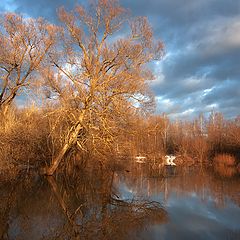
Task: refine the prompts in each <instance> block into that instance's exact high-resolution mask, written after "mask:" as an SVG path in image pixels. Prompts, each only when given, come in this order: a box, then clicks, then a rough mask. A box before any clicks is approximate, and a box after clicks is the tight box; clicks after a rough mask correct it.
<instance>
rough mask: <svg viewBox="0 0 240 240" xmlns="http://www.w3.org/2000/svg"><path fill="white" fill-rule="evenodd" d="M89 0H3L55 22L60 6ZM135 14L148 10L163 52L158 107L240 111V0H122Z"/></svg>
mask: <svg viewBox="0 0 240 240" xmlns="http://www.w3.org/2000/svg"><path fill="white" fill-rule="evenodd" d="M78 3H80V4H81V3H84V4H85V3H86V1H85V0H38V1H36V2H34V3H33V1H32V0H0V12H5V11H15V12H17V13H21V14H26V15H28V16H31V17H39V16H42V17H44V18H46V19H47V20H48V21H51V22H56V21H57V20H56V19H57V14H56V9H57V8H59V7H60V6H65V7H66V8H67V9H72V8H73V7H74V6H75V5H76V4H78ZM120 4H121V5H122V6H124V7H126V8H128V9H129V10H130V11H131V13H132V15H134V16H147V17H148V19H149V21H150V23H151V25H152V27H153V30H154V35H155V37H156V38H160V39H161V40H162V41H163V42H164V45H165V53H166V54H165V56H164V58H163V59H162V60H161V61H159V62H156V63H154V65H153V71H154V72H155V75H156V80H155V81H153V82H152V83H151V88H152V90H153V92H154V93H155V96H156V103H157V109H156V111H157V113H163V112H164V113H166V114H167V115H168V116H169V117H170V118H172V119H175V118H178V119H192V118H194V117H197V116H198V115H199V114H200V113H203V114H206V115H208V114H209V113H210V112H211V111H216V112H222V113H223V114H224V116H225V117H226V118H229V119H231V118H234V117H236V116H237V115H240V0H120Z"/></svg>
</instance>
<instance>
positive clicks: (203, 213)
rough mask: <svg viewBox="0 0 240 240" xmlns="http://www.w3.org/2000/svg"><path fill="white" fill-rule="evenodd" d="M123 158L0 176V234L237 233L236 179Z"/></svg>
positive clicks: (239, 194) (239, 184) (239, 185)
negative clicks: (105, 165)
mask: <svg viewBox="0 0 240 240" xmlns="http://www.w3.org/2000/svg"><path fill="white" fill-rule="evenodd" d="M210 172H211V171H210V170H209V169H208V168H207V167H202V168H201V167H199V166H197V167H185V168H179V167H176V168H164V169H162V170H159V169H157V168H154V167H153V166H148V165H145V164H137V163H134V164H126V166H125V167H121V168H120V167H119V168H117V167H115V168H112V170H111V171H104V172H102V171H101V170H98V169H94V170H92V171H89V172H87V173H86V172H81V171H80V170H79V172H77V173H76V172H75V173H72V174H69V175H61V176H60V175H58V176H57V177H55V178H53V177H51V178H44V177H39V176H38V175H37V174H35V175H34V174H33V176H32V177H31V178H21V179H17V180H16V181H11V182H7V181H2V182H0V196H1V203H0V211H1V212H0V214H1V217H0V239H14V240H15V239H24V240H28V239H150V240H151V239H154V240H155V239H184V240H185V239H216V240H217V239H240V180H239V177H238V178H237V177H236V178H233V179H224V178H221V177H219V176H217V175H214V174H212V173H210Z"/></svg>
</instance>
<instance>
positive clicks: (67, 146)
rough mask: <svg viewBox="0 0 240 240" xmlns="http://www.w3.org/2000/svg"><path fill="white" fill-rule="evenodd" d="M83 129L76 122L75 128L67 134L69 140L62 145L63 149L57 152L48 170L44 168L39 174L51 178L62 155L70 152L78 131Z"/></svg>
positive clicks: (75, 141) (76, 139)
mask: <svg viewBox="0 0 240 240" xmlns="http://www.w3.org/2000/svg"><path fill="white" fill-rule="evenodd" d="M82 129H83V126H82V124H81V123H80V122H78V123H77V124H76V126H75V128H74V129H73V130H72V133H70V134H69V139H68V141H67V142H66V143H65V144H64V146H63V148H62V149H61V151H60V152H59V154H58V155H57V157H55V158H54V159H53V160H52V163H51V165H50V166H49V167H48V168H45V169H44V170H43V171H42V172H41V173H42V174H44V175H48V176H51V175H53V174H54V172H55V171H56V169H57V168H58V166H59V164H60V162H61V160H62V159H63V157H64V155H65V154H66V152H67V151H68V150H70V149H71V148H72V147H73V146H74V145H75V144H76V143H77V141H78V135H79V133H80V131H81V130H82Z"/></svg>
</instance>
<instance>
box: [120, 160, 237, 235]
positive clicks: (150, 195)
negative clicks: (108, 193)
mask: <svg viewBox="0 0 240 240" xmlns="http://www.w3.org/2000/svg"><path fill="white" fill-rule="evenodd" d="M239 184H240V180H239V178H233V179H224V178H222V177H219V176H218V175H215V174H213V173H212V169H209V166H195V167H194V166H192V167H182V168H180V167H176V168H175V167H170V168H164V169H160V170H159V169H158V170H157V169H154V168H153V166H152V165H147V164H146V165H139V164H134V163H133V164H132V166H131V174H127V173H124V174H119V175H117V177H116V185H118V186H120V189H121V192H122V196H123V197H124V196H126V197H127V198H128V197H130V196H134V197H135V198H140V199H148V200H154V201H159V202H161V203H163V205H164V207H165V209H166V210H167V212H168V216H169V221H168V222H167V223H165V224H162V225H153V226H152V227H151V229H150V233H151V235H149V231H148V233H147V234H145V239H240V194H239Z"/></svg>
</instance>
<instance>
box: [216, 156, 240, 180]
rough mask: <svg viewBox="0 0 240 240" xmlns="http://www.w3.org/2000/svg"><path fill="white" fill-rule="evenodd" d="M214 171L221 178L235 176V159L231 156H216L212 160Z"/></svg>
mask: <svg viewBox="0 0 240 240" xmlns="http://www.w3.org/2000/svg"><path fill="white" fill-rule="evenodd" d="M213 166H214V171H215V172H216V173H218V174H219V175H220V176H223V177H233V176H234V175H236V174H237V165H236V158H235V157H234V156H233V155H231V154H226V153H224V154H218V155H216V156H215V157H214V158H213Z"/></svg>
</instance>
